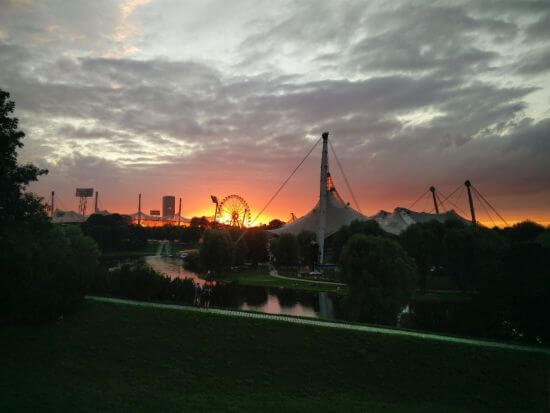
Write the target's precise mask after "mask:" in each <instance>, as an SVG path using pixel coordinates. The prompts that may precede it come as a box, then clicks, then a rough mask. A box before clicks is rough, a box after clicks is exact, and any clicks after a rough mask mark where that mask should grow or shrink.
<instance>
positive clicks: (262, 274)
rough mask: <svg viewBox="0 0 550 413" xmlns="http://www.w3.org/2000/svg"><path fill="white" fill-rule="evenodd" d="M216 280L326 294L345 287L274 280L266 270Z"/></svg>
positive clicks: (243, 271)
mask: <svg viewBox="0 0 550 413" xmlns="http://www.w3.org/2000/svg"><path fill="white" fill-rule="evenodd" d="M218 279H220V280H223V281H227V282H232V281H235V282H237V283H239V284H243V285H257V286H262V287H284V288H293V289H295V290H306V291H327V292H342V293H343V292H345V291H347V287H342V286H340V288H338V286H335V285H330V284H321V283H316V282H315V281H305V280H304V281H301V280H300V281H294V280H285V279H281V278H275V277H272V276H270V275H269V273H268V271H267V270H266V269H261V268H259V269H256V270H252V269H251V270H240V271H235V272H230V273H228V274H225V275H223V276H221V277H219V278H218Z"/></svg>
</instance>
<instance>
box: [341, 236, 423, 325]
mask: <svg viewBox="0 0 550 413" xmlns="http://www.w3.org/2000/svg"><path fill="white" fill-rule="evenodd" d="M340 261H341V264H342V270H343V276H344V279H345V280H346V281H347V283H348V284H349V286H350V294H349V297H348V303H347V310H348V313H349V316H350V318H351V319H352V320H359V321H368V322H376V323H385V324H395V321H396V319H397V314H398V313H399V312H400V311H401V310H402V309H403V308H404V307H405V305H407V303H408V302H409V301H410V298H411V296H412V293H413V290H414V282H415V278H416V265H415V262H414V260H413V259H412V258H410V257H409V256H408V255H407V253H406V252H405V251H404V250H403V248H401V246H400V245H399V243H397V242H396V241H394V240H391V239H387V238H383V237H377V236H372V235H363V234H355V235H354V236H352V237H351V238H350V239H349V240H348V242H347V243H346V244H345V245H344V248H343V250H342V255H341V259H340Z"/></svg>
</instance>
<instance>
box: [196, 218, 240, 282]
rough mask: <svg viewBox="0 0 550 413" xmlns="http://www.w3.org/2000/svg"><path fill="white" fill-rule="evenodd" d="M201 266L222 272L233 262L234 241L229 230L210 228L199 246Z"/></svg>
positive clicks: (215, 271) (211, 270) (204, 268)
mask: <svg viewBox="0 0 550 413" xmlns="http://www.w3.org/2000/svg"><path fill="white" fill-rule="evenodd" d="M199 256H200V264H201V268H202V269H203V270H205V271H210V272H212V273H214V274H220V273H222V272H223V271H224V270H227V269H228V268H230V267H231V264H232V263H233V242H232V240H231V237H230V236H229V234H228V233H227V232H224V231H219V230H214V229H213V230H208V231H206V232H205V233H204V236H203V239H202V243H201V245H200V248H199Z"/></svg>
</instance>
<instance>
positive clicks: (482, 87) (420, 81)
mask: <svg viewBox="0 0 550 413" xmlns="http://www.w3.org/2000/svg"><path fill="white" fill-rule="evenodd" d="M0 88H2V89H5V90H7V91H9V92H10V93H11V98H12V99H13V100H14V101H15V102H16V105H17V110H16V116H17V117H19V119H20V127H21V129H23V130H24V131H25V132H26V133H27V137H26V138H25V139H24V143H25V147H24V148H23V150H21V151H20V159H21V161H24V162H33V163H36V164H37V165H39V166H41V167H44V168H47V169H49V171H50V173H49V174H48V175H47V176H45V177H42V178H41V179H40V181H39V182H38V183H36V184H33V185H32V186H31V187H30V190H32V191H34V192H36V193H38V194H40V195H42V196H49V193H50V191H52V190H55V191H56V194H57V199H58V201H59V203H58V207H59V208H63V209H74V210H76V209H77V205H78V203H77V200H76V198H75V197H74V190H75V188H76V187H93V188H95V189H96V190H98V191H99V193H100V200H101V202H100V204H101V208H103V209H108V210H109V211H117V212H122V213H131V212H135V211H136V210H137V194H138V193H139V192H141V193H142V194H143V210H144V211H147V212H148V211H149V210H150V209H160V207H161V197H162V196H163V195H175V196H176V197H182V198H183V201H182V202H183V211H182V214H183V215H184V216H189V217H191V216H194V215H203V214H206V215H211V214H212V212H213V207H212V204H211V201H210V195H211V194H215V195H217V196H218V197H219V198H223V197H224V196H226V195H229V194H239V195H241V196H242V197H243V198H245V199H246V200H247V201H248V203H249V205H250V206H251V207H252V210H253V215H254V212H257V211H258V210H259V209H261V208H262V207H263V205H264V204H265V203H266V202H267V201H268V200H269V198H270V197H271V196H272V195H273V193H274V192H275V190H276V189H277V188H278V186H279V185H280V184H281V182H282V181H283V180H284V179H285V178H286V177H287V176H288V175H289V173H290V172H291V170H292V169H293V168H294V167H295V166H296V165H297V164H298V162H299V161H300V160H301V159H302V158H303V156H304V155H305V154H306V153H307V151H308V150H309V149H310V148H311V146H312V145H313V143H314V142H315V141H316V140H317V139H318V137H319V136H320V134H321V133H322V132H323V131H330V139H331V140H332V143H333V145H334V147H335V149H336V152H337V154H338V157H339V159H340V161H341V163H342V165H343V167H344V169H345V172H346V175H347V177H348V179H349V181H350V184H351V186H352V188H353V191H354V193H355V195H356V197H357V199H358V201H359V204H360V207H361V209H362V211H363V212H364V213H365V214H369V215H370V214H374V213H376V212H377V211H379V210H380V209H385V210H393V208H395V207H396V206H403V207H408V206H410V205H411V204H412V203H413V202H414V200H415V199H416V198H418V196H419V195H420V194H422V193H423V192H424V191H426V189H427V188H428V187H429V186H430V185H435V186H436V187H437V188H438V189H440V190H441V191H442V192H443V193H447V194H448V193H450V192H451V191H452V190H454V189H455V188H456V187H457V186H458V185H460V184H461V183H463V182H464V180H465V179H470V180H471V181H472V182H473V184H474V185H475V186H476V187H477V188H478V189H479V190H480V191H481V193H483V194H484V195H485V197H486V198H488V199H489V200H490V201H491V202H492V204H493V205H494V206H495V207H496V208H497V209H498V210H499V212H500V213H501V214H502V215H503V216H504V217H505V218H506V219H507V220H508V221H509V222H514V221H518V220H522V219H526V218H530V219H533V220H536V221H538V222H541V223H544V224H550V1H548V0H542V1H528V0H486V1H482V0H474V1H433V0H430V1H408V2H400V1H393V0H392V1H335V0H331V1H319V0H316V1H277V0H270V1H263V0H254V1H252V0H250V1H245V0H231V1H227V0H226V1H208V0H200V1H198V0H197V1H194V0H187V1H180V0H159V1H156V0H150V1H148V0H129V1H112V0H105V1H102V0H93V1H90V0H86V1H77V0H70V1H64V0H63V1H62V0H59V1H49V0H36V1H33V0H0ZM320 152H321V147H320V146H318V148H317V150H316V151H315V152H314V153H313V154H312V156H311V157H310V158H309V159H308V160H307V161H306V162H305V163H304V165H303V166H302V168H301V169H300V170H299V171H298V173H297V174H296V175H295V177H294V178H293V180H291V181H290V182H289V184H288V185H287V186H286V188H285V189H284V190H283V191H282V192H281V194H280V195H279V196H278V197H277V199H276V200H275V201H274V202H273V203H272V205H271V206H270V207H269V208H268V209H267V210H266V213H265V215H264V216H263V217H262V218H261V219H260V221H263V222H266V221H269V219H271V218H273V217H278V218H281V219H283V220H286V219H288V218H289V216H290V213H291V212H294V213H295V214H296V215H297V216H300V215H303V214H305V213H306V212H307V211H308V210H309V209H311V207H313V205H314V204H315V202H316V200H317V197H318V191H319V184H318V182H319V162H320V155H321V153H320ZM329 159H330V163H331V171H332V172H333V176H334V181H335V184H336V186H337V187H338V189H339V192H340V194H341V195H342V197H343V198H344V199H346V200H349V201H351V198H350V195H349V193H348V192H347V190H346V187H345V185H344V180H343V178H342V176H341V175H340V173H339V171H338V169H337V167H336V163H335V161H334V158H333V157H332V153H330V154H329ZM460 202H461V204H460V206H461V207H462V208H464V209H466V204H465V203H464V202H465V198H464V197H462V198H461V200H460ZM423 207H424V205H420V206H419V208H418V209H422V208H423ZM479 214H480V218H481V219H482V220H483V221H487V216H486V215H485V213H484V211H483V209H481V207H480V210H479Z"/></svg>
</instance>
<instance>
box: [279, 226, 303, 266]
mask: <svg viewBox="0 0 550 413" xmlns="http://www.w3.org/2000/svg"><path fill="white" fill-rule="evenodd" d="M299 251H300V245H299V244H298V240H297V239H296V237H295V236H294V235H293V234H291V233H289V232H283V233H282V234H281V236H280V237H279V239H278V240H277V242H276V244H275V248H274V251H273V254H274V255H275V259H276V263H277V264H278V265H296V264H298V254H299Z"/></svg>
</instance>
